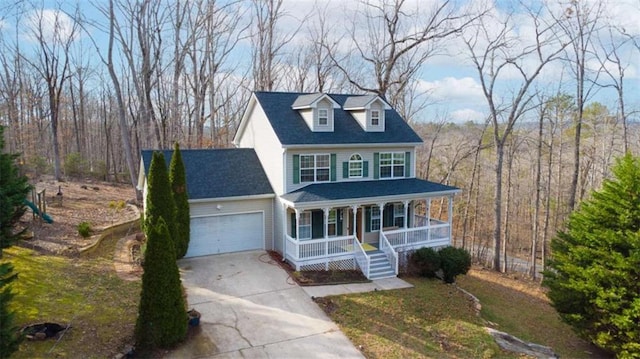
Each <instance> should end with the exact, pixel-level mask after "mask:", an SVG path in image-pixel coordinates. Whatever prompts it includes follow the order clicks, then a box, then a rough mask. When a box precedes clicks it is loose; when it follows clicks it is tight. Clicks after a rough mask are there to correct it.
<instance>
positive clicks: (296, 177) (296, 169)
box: [293, 155, 300, 184]
mask: <svg viewBox="0 0 640 359" xmlns="http://www.w3.org/2000/svg"><path fill="white" fill-rule="evenodd" d="M293 183H294V184H298V183H300V155H293Z"/></svg>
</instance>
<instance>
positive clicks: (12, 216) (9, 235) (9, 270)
mask: <svg viewBox="0 0 640 359" xmlns="http://www.w3.org/2000/svg"><path fill="white" fill-rule="evenodd" d="M16 158H17V155H16V154H10V153H5V152H4V127H3V126H0V259H2V250H3V249H4V248H7V247H9V246H11V245H12V244H13V242H14V241H15V240H16V238H17V235H18V234H16V233H14V225H15V223H16V222H17V221H18V220H19V219H20V217H21V216H22V214H24V211H25V208H24V200H25V199H26V198H27V194H28V193H29V191H30V190H31V186H30V185H29V182H28V179H27V178H26V177H24V176H20V174H19V171H18V167H17V166H16V165H15V160H16ZM17 276H18V275H17V274H16V273H13V266H12V265H11V264H10V263H8V262H3V263H0V358H7V357H9V356H10V355H11V353H13V352H15V351H16V350H18V346H19V345H20V341H21V339H22V338H21V336H20V335H18V328H17V327H16V326H15V325H14V313H13V312H12V311H10V310H9V303H10V302H11V299H12V298H13V293H12V291H11V286H10V284H11V282H13V281H14V280H15V279H16V278H17Z"/></svg>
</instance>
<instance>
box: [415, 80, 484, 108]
mask: <svg viewBox="0 0 640 359" xmlns="http://www.w3.org/2000/svg"><path fill="white" fill-rule="evenodd" d="M420 88H421V89H422V90H423V91H425V92H428V93H429V94H430V95H431V96H432V97H433V98H434V99H435V100H436V101H444V102H450V101H455V102H466V103H474V104H475V103H478V102H481V101H482V100H483V99H484V95H483V92H482V87H481V86H480V84H479V83H478V82H476V80H475V79H473V78H471V77H463V78H455V77H445V78H443V79H441V80H436V81H433V82H430V81H420Z"/></svg>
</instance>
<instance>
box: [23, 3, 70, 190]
mask: <svg viewBox="0 0 640 359" xmlns="http://www.w3.org/2000/svg"><path fill="white" fill-rule="evenodd" d="M32 14H33V15H32V17H31V19H30V24H29V25H30V26H29V27H30V35H31V36H32V37H33V39H35V40H36V41H37V42H38V48H37V50H36V54H37V55H36V57H37V58H36V59H31V58H29V57H27V56H24V57H23V58H24V59H25V61H26V62H28V63H29V64H30V65H31V66H32V67H33V69H34V70H35V71H36V72H37V73H38V74H39V75H40V77H41V78H42V79H43V80H44V82H45V84H46V86H47V94H48V99H49V119H50V121H51V141H52V146H53V158H54V162H53V163H54V165H53V169H54V175H55V178H56V180H61V179H62V173H61V168H60V143H59V139H58V121H59V115H60V100H61V96H62V92H63V89H64V84H65V82H66V81H67V80H68V79H69V77H70V69H69V61H70V58H69V57H70V50H71V45H72V44H73V42H74V40H75V38H76V36H77V34H78V28H79V26H78V23H77V22H76V21H75V20H74V19H72V18H70V17H69V16H67V15H66V14H64V13H63V12H62V11H59V10H53V11H52V10H44V9H36V10H34V11H33V12H32Z"/></svg>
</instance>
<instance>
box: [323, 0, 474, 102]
mask: <svg viewBox="0 0 640 359" xmlns="http://www.w3.org/2000/svg"><path fill="white" fill-rule="evenodd" d="M363 4H364V7H363V8H362V9H361V12H358V13H356V14H354V17H357V18H359V19H361V21H353V24H354V25H353V26H352V28H351V30H350V34H349V36H350V42H349V47H350V48H352V49H353V51H352V52H351V53H348V54H346V55H345V56H340V54H338V53H337V52H336V51H335V49H331V48H327V50H329V54H330V55H331V58H332V60H333V62H334V64H335V66H336V67H337V68H338V69H339V70H340V72H341V73H342V74H343V75H344V76H345V77H346V79H347V80H348V82H349V83H351V84H352V85H354V86H355V87H356V88H358V89H359V90H361V91H366V92H372V93H376V94H378V95H379V96H381V97H383V98H387V99H388V101H389V102H390V103H391V104H392V105H396V104H397V103H399V102H400V100H401V97H402V96H403V94H404V92H405V90H406V87H407V86H408V85H409V84H411V81H412V80H413V79H414V78H415V76H416V73H417V72H418V71H419V70H420V68H421V67H422V65H423V64H424V63H425V62H426V61H427V60H428V59H429V58H430V57H432V56H434V55H435V54H437V53H438V52H441V50H442V41H443V40H445V39H448V38H451V37H453V36H456V35H458V34H459V33H460V32H461V31H462V30H463V29H464V28H466V27H467V26H468V25H469V24H471V23H472V22H473V21H475V20H477V19H478V18H480V17H481V16H482V15H483V14H484V13H485V11H479V12H477V13H470V12H469V10H470V9H469V8H467V9H465V11H461V8H460V7H459V6H458V5H457V3H456V2H455V1H448V0H447V1H443V2H438V3H434V4H435V5H433V6H431V7H430V8H429V9H427V11H423V9H422V8H421V7H420V6H419V5H416V7H415V8H413V9H409V6H410V5H408V4H406V3H405V0H383V1H379V2H372V1H365V2H363ZM360 23H364V27H363V28H359V27H358V24H360ZM346 60H351V62H348V61H346ZM372 77H373V78H374V79H375V81H374V82H372V81H370V79H371V78H372Z"/></svg>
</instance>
